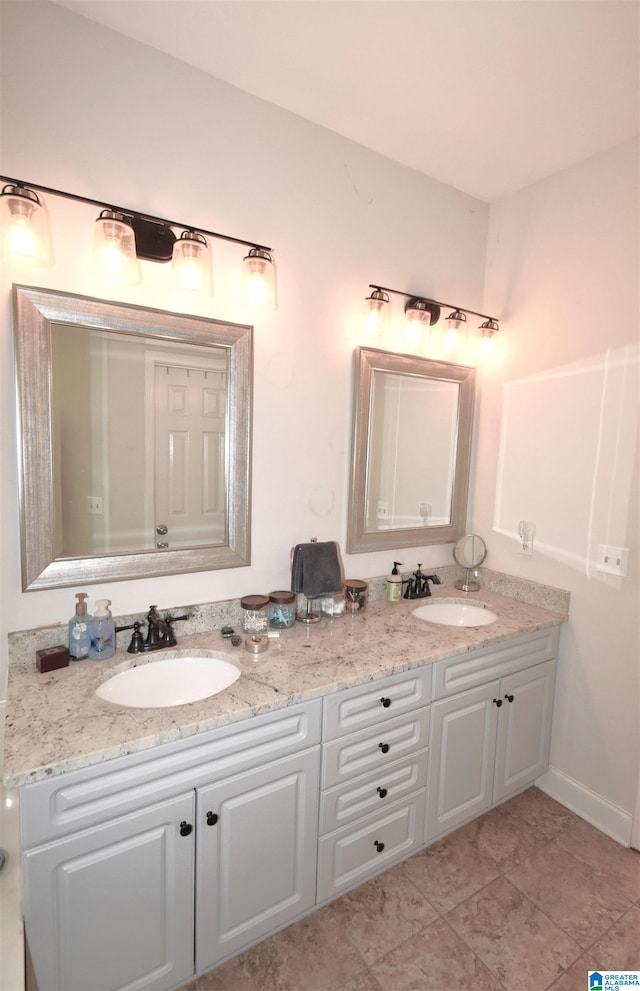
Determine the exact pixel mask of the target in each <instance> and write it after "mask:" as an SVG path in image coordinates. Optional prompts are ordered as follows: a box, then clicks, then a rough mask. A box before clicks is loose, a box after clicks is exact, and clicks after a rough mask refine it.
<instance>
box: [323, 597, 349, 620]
mask: <svg viewBox="0 0 640 991" xmlns="http://www.w3.org/2000/svg"><path fill="white" fill-rule="evenodd" d="M320 608H321V610H322V614H323V616H328V617H329V618H330V619H338V618H339V617H340V616H344V609H345V597H344V592H339V593H338V595H328V596H327V597H326V598H324V599H321V601H320Z"/></svg>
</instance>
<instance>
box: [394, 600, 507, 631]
mask: <svg viewBox="0 0 640 991" xmlns="http://www.w3.org/2000/svg"><path fill="white" fill-rule="evenodd" d="M413 615H414V616H417V617H418V619H424V620H426V621H427V622H428V623H440V624H441V625H443V626H488V625H489V623H495V621H496V620H497V619H498V616H497V614H496V613H494V612H492V610H491V609H488V608H487V607H486V606H481V605H477V604H476V603H473V602H456V601H453V602H447V601H446V600H443V599H441V600H439V601H435V602H427V603H425V605H422V606H418V608H417V609H414V610H413Z"/></svg>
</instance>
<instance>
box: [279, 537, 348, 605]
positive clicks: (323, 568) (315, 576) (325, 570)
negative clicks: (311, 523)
mask: <svg viewBox="0 0 640 991" xmlns="http://www.w3.org/2000/svg"><path fill="white" fill-rule="evenodd" d="M291 590H292V591H293V592H302V593H303V594H304V595H306V596H307V598H308V599H314V598H317V597H318V596H319V595H338V593H339V592H341V591H342V569H341V567H340V556H339V552H338V545H337V543H336V542H335V540H327V541H325V542H324V543H318V542H314V543H310V544H296V547H295V550H294V552H293V566H292V569H291Z"/></svg>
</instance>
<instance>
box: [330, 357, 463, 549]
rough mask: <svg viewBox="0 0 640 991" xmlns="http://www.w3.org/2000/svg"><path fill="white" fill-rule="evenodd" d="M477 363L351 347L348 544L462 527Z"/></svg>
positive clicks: (418, 539)
mask: <svg viewBox="0 0 640 991" xmlns="http://www.w3.org/2000/svg"><path fill="white" fill-rule="evenodd" d="M474 399H475V369H474V368H469V367H467V366H464V365H454V364H449V363H448V362H443V361H431V360H429V359H427V358H420V357H417V356H415V355H405V354H394V353H393V352H389V351H380V350H377V349H375V348H356V352H355V383H354V415H353V447H352V461H351V492H350V499H349V523H348V534H347V550H348V551H349V553H358V552H364V551H378V550H392V549H395V548H399V547H418V546H423V545H428V544H443V543H450V542H452V541H454V540H457V539H458V537H460V536H461V534H463V533H464V529H465V522H466V513H467V493H468V488H469V462H470V456H471V438H472V428H473V412H474Z"/></svg>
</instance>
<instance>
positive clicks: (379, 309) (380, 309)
mask: <svg viewBox="0 0 640 991" xmlns="http://www.w3.org/2000/svg"><path fill="white" fill-rule="evenodd" d="M389 311H390V306H389V297H388V296H387V294H386V292H382V290H381V289H374V291H373V292H372V293H371V295H370V296H367V298H366V299H365V301H364V331H365V333H367V334H370V335H372V336H373V335H375V334H381V333H384V332H386V331H387V330H388V329H389Z"/></svg>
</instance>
